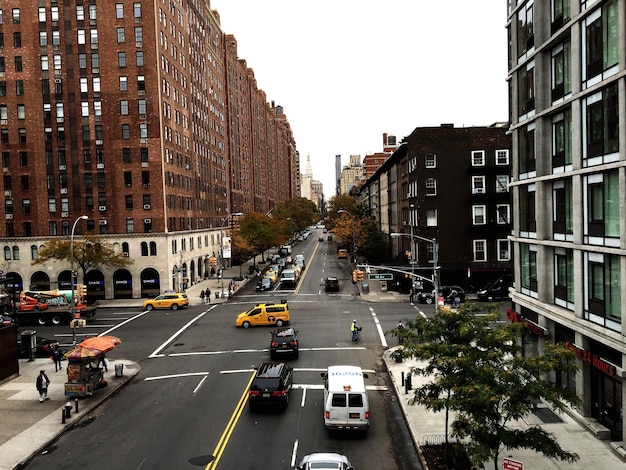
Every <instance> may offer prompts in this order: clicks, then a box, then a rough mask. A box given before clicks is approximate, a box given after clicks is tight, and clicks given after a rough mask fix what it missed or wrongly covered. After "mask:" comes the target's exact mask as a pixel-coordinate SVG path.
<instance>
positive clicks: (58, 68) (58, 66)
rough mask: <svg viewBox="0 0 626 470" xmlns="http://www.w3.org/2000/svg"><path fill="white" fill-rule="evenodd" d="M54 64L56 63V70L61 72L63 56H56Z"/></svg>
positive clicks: (53, 57) (53, 59) (54, 56)
mask: <svg viewBox="0 0 626 470" xmlns="http://www.w3.org/2000/svg"><path fill="white" fill-rule="evenodd" d="M52 62H53V63H54V70H61V54H54V55H53V56H52Z"/></svg>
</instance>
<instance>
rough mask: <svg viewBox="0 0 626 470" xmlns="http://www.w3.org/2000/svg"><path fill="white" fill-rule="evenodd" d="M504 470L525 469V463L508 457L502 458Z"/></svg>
mask: <svg viewBox="0 0 626 470" xmlns="http://www.w3.org/2000/svg"><path fill="white" fill-rule="evenodd" d="M502 470H524V464H523V463H522V462H519V461H517V460H513V459H507V458H506V457H505V458H504V459H503V460H502Z"/></svg>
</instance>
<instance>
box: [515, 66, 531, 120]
mask: <svg viewBox="0 0 626 470" xmlns="http://www.w3.org/2000/svg"><path fill="white" fill-rule="evenodd" d="M517 87H518V89H517V93H518V95H517V105H518V115H519V116H524V115H526V114H528V113H530V112H531V111H533V110H534V109H535V63H534V62H530V63H529V64H527V65H526V67H525V68H522V69H521V70H519V71H518V72H517Z"/></svg>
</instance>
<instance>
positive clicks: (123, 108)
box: [120, 100, 128, 116]
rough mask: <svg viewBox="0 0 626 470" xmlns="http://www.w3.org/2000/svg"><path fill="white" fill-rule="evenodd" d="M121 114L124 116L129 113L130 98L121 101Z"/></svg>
mask: <svg viewBox="0 0 626 470" xmlns="http://www.w3.org/2000/svg"><path fill="white" fill-rule="evenodd" d="M120 114H122V115H123V116H126V115H127V114H128V100H122V101H120Z"/></svg>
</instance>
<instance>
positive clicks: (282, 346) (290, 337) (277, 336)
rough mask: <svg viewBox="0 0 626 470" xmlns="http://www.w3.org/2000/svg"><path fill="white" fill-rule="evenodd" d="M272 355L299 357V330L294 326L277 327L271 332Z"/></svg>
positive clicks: (273, 356)
mask: <svg viewBox="0 0 626 470" xmlns="http://www.w3.org/2000/svg"><path fill="white" fill-rule="evenodd" d="M270 335H271V337H272V339H271V342H270V356H271V357H272V359H275V358H276V357H278V356H283V355H292V356H293V357H294V358H296V359H297V358H298V332H297V331H296V330H294V329H293V328H275V329H274V330H273V331H272V332H271V333H270Z"/></svg>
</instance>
